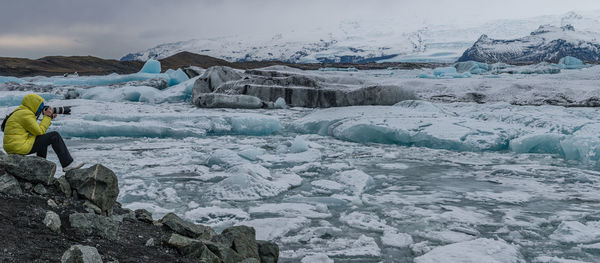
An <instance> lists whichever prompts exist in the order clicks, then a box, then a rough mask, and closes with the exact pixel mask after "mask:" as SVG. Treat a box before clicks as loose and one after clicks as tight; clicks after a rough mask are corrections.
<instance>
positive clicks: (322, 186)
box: [310, 180, 344, 192]
mask: <svg viewBox="0 0 600 263" xmlns="http://www.w3.org/2000/svg"><path fill="white" fill-rule="evenodd" d="M310 184H311V185H312V186H313V187H315V188H317V189H319V190H322V191H326V192H334V191H341V190H342V189H344V185H342V184H340V183H338V182H334V181H330V180H316V181H312V182H311V183H310Z"/></svg>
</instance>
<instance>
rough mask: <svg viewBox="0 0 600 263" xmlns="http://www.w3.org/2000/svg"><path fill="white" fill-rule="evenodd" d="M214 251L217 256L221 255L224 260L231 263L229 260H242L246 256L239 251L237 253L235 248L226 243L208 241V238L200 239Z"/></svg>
mask: <svg viewBox="0 0 600 263" xmlns="http://www.w3.org/2000/svg"><path fill="white" fill-rule="evenodd" d="M200 241H201V242H202V243H203V244H204V245H205V246H206V247H207V248H208V249H209V250H210V251H211V252H212V253H214V254H215V255H217V257H219V258H220V259H222V260H223V262H226V263H229V262H232V263H233V262H240V261H241V260H243V259H244V257H242V256H241V255H240V254H239V253H237V252H236V251H235V250H233V249H231V248H230V247H227V246H226V245H224V244H221V243H217V242H212V241H208V240H200Z"/></svg>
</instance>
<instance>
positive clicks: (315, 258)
mask: <svg viewBox="0 0 600 263" xmlns="http://www.w3.org/2000/svg"><path fill="white" fill-rule="evenodd" d="M333 262H334V261H333V259H330V258H329V257H328V256H327V255H326V254H323V253H317V254H314V255H310V256H305V257H303V258H302V260H301V261H300V263H333Z"/></svg>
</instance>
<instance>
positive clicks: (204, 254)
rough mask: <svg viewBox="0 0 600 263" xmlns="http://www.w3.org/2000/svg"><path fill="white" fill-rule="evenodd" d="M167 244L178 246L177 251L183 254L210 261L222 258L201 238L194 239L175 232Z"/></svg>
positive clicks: (217, 262) (216, 262) (217, 261)
mask: <svg viewBox="0 0 600 263" xmlns="http://www.w3.org/2000/svg"><path fill="white" fill-rule="evenodd" d="M167 244H169V245H170V246H172V247H174V248H176V249H177V251H179V253H181V254H183V255H186V256H189V257H194V258H199V259H200V260H203V261H205V262H210V263H212V262H215V263H220V262H221V259H220V258H219V257H218V256H217V255H215V254H214V253H213V252H212V251H211V250H210V249H208V247H207V246H206V245H204V243H203V242H202V241H200V240H197V239H192V238H189V237H185V236H182V235H179V234H175V233H174V234H172V235H171V237H170V238H169V241H167Z"/></svg>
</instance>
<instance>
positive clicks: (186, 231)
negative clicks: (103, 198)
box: [160, 213, 217, 240]
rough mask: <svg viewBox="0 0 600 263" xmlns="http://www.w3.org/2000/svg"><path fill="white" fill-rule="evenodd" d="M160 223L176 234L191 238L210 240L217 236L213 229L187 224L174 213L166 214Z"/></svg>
mask: <svg viewBox="0 0 600 263" xmlns="http://www.w3.org/2000/svg"><path fill="white" fill-rule="evenodd" d="M160 223H162V224H163V225H165V226H167V227H168V228H170V229H171V230H173V231H175V233H178V234H180V235H184V236H187V237H191V238H202V239H206V240H210V239H212V238H213V237H214V236H216V235H217V233H216V232H215V231H214V230H213V229H212V228H210V227H207V226H203V225H196V224H193V223H190V222H187V221H185V220H183V219H181V218H180V217H178V216H177V215H175V214H174V213H168V214H166V215H165V216H164V217H163V218H162V219H161V220H160Z"/></svg>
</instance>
